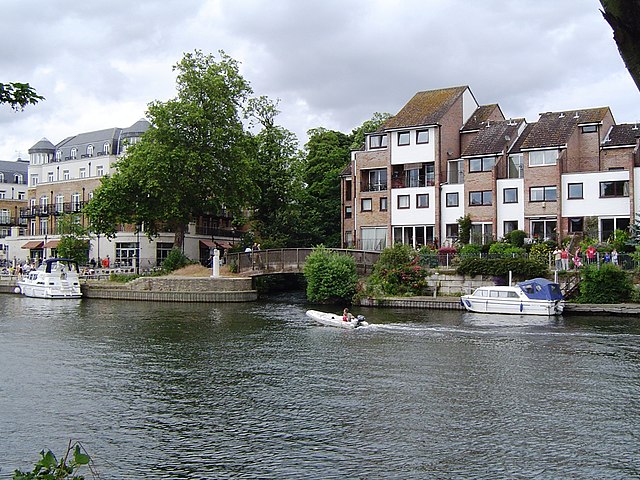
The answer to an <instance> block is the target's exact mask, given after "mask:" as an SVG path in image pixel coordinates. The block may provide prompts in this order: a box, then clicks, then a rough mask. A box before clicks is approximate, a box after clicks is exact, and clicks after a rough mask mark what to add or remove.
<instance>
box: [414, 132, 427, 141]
mask: <svg viewBox="0 0 640 480" xmlns="http://www.w3.org/2000/svg"><path fill="white" fill-rule="evenodd" d="M416 143H429V130H418V131H417V132H416Z"/></svg>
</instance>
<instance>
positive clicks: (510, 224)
mask: <svg viewBox="0 0 640 480" xmlns="http://www.w3.org/2000/svg"><path fill="white" fill-rule="evenodd" d="M514 230H518V221H517V220H505V221H504V234H505V235H507V234H508V233H511V232H513V231H514Z"/></svg>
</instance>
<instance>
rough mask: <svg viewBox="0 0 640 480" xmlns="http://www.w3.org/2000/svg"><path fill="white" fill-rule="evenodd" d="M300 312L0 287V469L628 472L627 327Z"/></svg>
mask: <svg viewBox="0 0 640 480" xmlns="http://www.w3.org/2000/svg"><path fill="white" fill-rule="evenodd" d="M308 308H318V309H323V308H322V307H318V306H309V305H305V304H304V302H303V300H302V299H300V298H296V297H291V296H282V297H277V298H273V299H271V301H269V302H256V303H248V304H222V305H206V304H203V305H199V304H193V305H191V304H147V303H142V302H108V301H99V300H91V301H89V300H79V301H59V302H58V301H56V302H49V301H46V300H38V299H28V298H23V297H17V296H10V295H4V296H0V365H1V366H2V368H1V369H0V432H2V435H0V451H2V452H3V455H2V457H0V458H1V459H0V478H10V477H11V472H12V471H13V469H14V468H22V469H30V468H31V467H32V465H33V463H34V462H35V460H36V459H37V453H38V451H39V450H41V449H42V448H52V449H54V450H56V451H62V450H63V449H64V447H65V446H66V444H67V442H68V440H69V439H70V438H73V439H77V440H80V441H81V442H82V443H83V445H84V446H85V447H86V448H87V450H88V451H89V452H90V453H91V454H92V455H93V456H94V458H95V460H96V463H97V466H98V469H99V471H100V472H101V474H102V477H103V478H110V479H111V478H166V479H178V478H215V479H218V478H265V479H271V478H273V479H276V478H277V479H280V478H296V479H298V478H302V479H304V478H309V479H312V478H313V479H318V478H322V479H331V478H336V479H337V478H340V479H343V478H367V479H407V478H412V479H413V478H425V479H427V478H429V479H430V478H438V479H462V478H465V479H466V478H486V479H496V478H508V479H518V478H522V479H525V478H526V479H529V478H552V479H557V478H581V479H584V478H593V479H596V478H597V479H601V478H607V479H610V478H614V479H615V478H637V477H638V476H639V475H640V460H639V458H640V455H638V453H639V452H638V447H637V434H638V432H639V431H640V415H639V414H640V400H638V399H639V398H640V395H639V394H640V373H639V372H640V368H639V362H640V324H639V322H638V320H636V319H634V318H619V317H616V318H614V317H599V318H594V317H584V318H578V317H559V318H557V319H548V318H546V317H541V318H533V319H532V318H524V319H523V318H520V317H511V316H508V318H502V317H500V318H499V319H498V318H497V317H491V318H487V317H483V316H478V315H476V314H469V313H462V312H456V311H429V310H401V309H371V308H369V309H365V308H363V309H358V310H359V311H358V312H355V313H362V314H364V315H365V316H366V317H367V320H368V321H369V322H371V323H372V324H373V325H372V327H370V328H365V329H357V330H354V331H350V330H343V329H336V328H331V327H325V326H320V325H316V324H314V322H313V321H312V320H311V319H309V318H308V317H306V315H305V314H304V312H305V311H306V310H307V309H308ZM336 310H337V311H338V310H340V309H339V308H338V309H336ZM497 320H499V321H497Z"/></svg>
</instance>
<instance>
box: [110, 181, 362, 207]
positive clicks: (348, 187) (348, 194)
mask: <svg viewBox="0 0 640 480" xmlns="http://www.w3.org/2000/svg"><path fill="white" fill-rule="evenodd" d="M100 175H102V174H100ZM352 190H353V183H352V182H351V180H345V182H344V199H345V200H346V201H350V200H351V191H352Z"/></svg>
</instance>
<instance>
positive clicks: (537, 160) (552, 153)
mask: <svg viewBox="0 0 640 480" xmlns="http://www.w3.org/2000/svg"><path fill="white" fill-rule="evenodd" d="M557 162H558V150H538V151H536V152H529V166H530V167H537V166H540V165H555V164H556V163H557Z"/></svg>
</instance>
